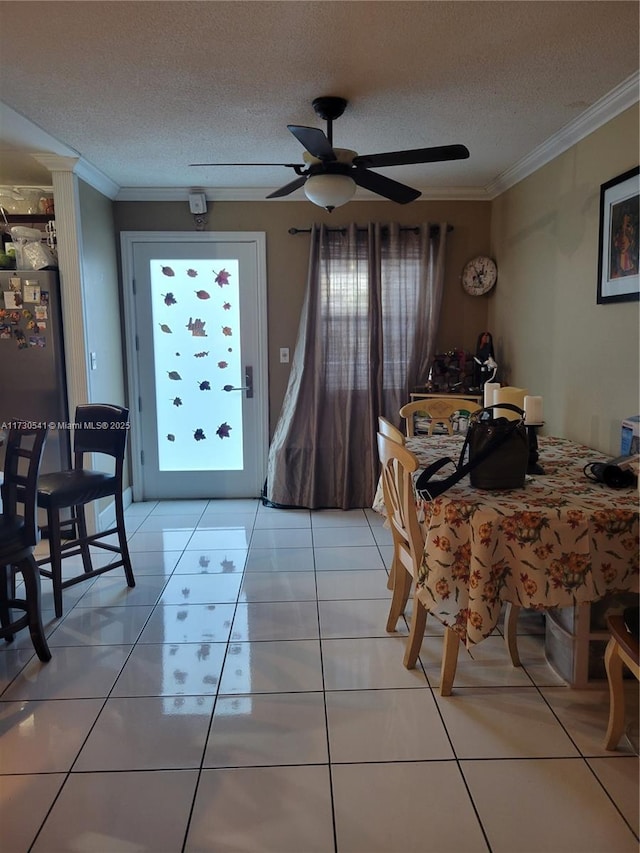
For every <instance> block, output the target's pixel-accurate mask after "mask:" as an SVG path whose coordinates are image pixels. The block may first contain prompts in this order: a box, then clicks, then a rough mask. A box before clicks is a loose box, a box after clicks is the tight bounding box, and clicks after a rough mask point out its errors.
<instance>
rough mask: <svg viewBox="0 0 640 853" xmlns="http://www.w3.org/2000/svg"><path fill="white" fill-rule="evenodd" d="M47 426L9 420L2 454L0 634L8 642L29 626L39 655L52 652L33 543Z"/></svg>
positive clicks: (47, 656)
mask: <svg viewBox="0 0 640 853" xmlns="http://www.w3.org/2000/svg"><path fill="white" fill-rule="evenodd" d="M47 432H48V427H38V428H35V427H31V426H30V425H28V424H27V423H26V422H23V423H20V422H18V421H16V422H12V426H11V428H10V429H9V433H8V435H7V450H6V455H5V458H4V474H3V480H2V515H0V637H3V638H4V639H5V640H7V642H9V643H10V642H11V641H12V640H13V636H14V634H15V633H17V632H18V631H20V630H22V628H25V627H28V628H29V633H30V634H31V641H32V643H33V647H34V649H35V650H36V654H37V655H38V657H39V658H40V660H41V661H48V660H51V652H50V651H49V646H48V644H47V639H46V637H45V634H44V627H43V625H42V612H41V609H40V574H39V572H38V566H37V564H36V561H35V559H34V557H33V549H34V547H35V545H36V543H37V541H38V525H37V515H36V494H37V491H36V490H37V483H38V473H39V471H40V462H41V461H42V451H43V449H44V444H45V439H46V437H47ZM22 460H23V461H22ZM25 469H26V470H25ZM18 505H22V515H18ZM16 570H17V571H19V572H21V573H22V576H23V578H24V588H25V593H24V598H23V599H21V598H16V594H15V577H14V572H15V571H16ZM12 610H19V611H24V615H22V616H19V617H18V618H15V617H13V616H12V612H11V611H12Z"/></svg>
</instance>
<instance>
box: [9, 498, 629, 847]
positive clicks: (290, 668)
mask: <svg viewBox="0 0 640 853" xmlns="http://www.w3.org/2000/svg"><path fill="white" fill-rule="evenodd" d="M127 523H128V530H129V536H130V543H131V549H132V553H133V564H134V570H135V573H136V577H137V586H136V587H135V589H128V588H127V587H126V585H125V583H124V579H123V575H122V571H121V569H116V570H115V571H114V572H113V573H109V574H106V575H103V576H101V577H99V578H96V579H94V580H93V581H89V582H87V583H83V584H80V585H78V586H75V587H72V588H71V589H69V590H67V591H66V592H65V594H64V600H65V615H64V618H63V619H61V620H56V619H55V618H54V616H53V610H52V600H51V592H50V587H49V582H48V581H43V597H44V609H45V613H44V616H45V622H46V624H47V633H48V635H49V642H50V644H51V648H52V652H53V658H52V660H51V661H50V663H48V664H45V665H43V664H41V663H40V662H39V661H38V660H37V658H35V656H34V655H33V652H32V649H31V646H30V642H29V639H28V632H27V633H25V632H22V634H21V635H20V636H19V637H17V638H16V641H15V642H14V643H13V644H12V645H7V644H5V643H4V642H2V641H0V849H2V851H3V853H21V851H27V850H33V851H38V853H58V851H74V853H79V852H80V853H88V851H91V853H133V852H134V851H135V852H136V853H138V851H150V853H179V851H189V853H195V852H196V851H203V853H204V851H220V853H240V851H247V853H257V851H273V853H288V851H290V853H316V851H318V853H336V851H337V853H428V851H434V853H446V851H456V853H475V851H493V853H541V851H548V853H564V851H567V852H568V851H571V853H596V851H603V853H604V851H606V853H623V851H634V853H635V852H636V851H637V849H638V837H637V834H638V783H637V779H638V756H637V753H636V750H635V748H634V747H632V746H631V742H630V741H629V740H628V739H626V738H625V739H624V740H623V742H622V743H621V745H620V749H619V751H618V752H617V753H615V754H611V753H607V752H605V751H604V750H603V748H602V745H601V744H602V739H603V734H604V731H605V728H606V719H607V709H608V696H607V692H606V689H600V688H601V687H602V688H604V687H605V685H599V686H597V687H596V688H595V689H590V690H585V691H573V690H570V689H568V688H567V687H566V686H564V685H563V683H562V682H561V681H560V680H559V678H558V677H557V676H556V675H555V674H554V673H553V671H552V670H551V669H550V668H549V666H548V665H547V664H546V662H545V659H544V653H543V648H542V636H541V632H542V630H543V629H542V626H541V622H540V619H541V617H538V616H534V617H533V618H531V617H528V616H527V615H526V614H522V616H521V619H520V624H519V628H520V630H521V631H522V634H521V636H520V637H519V647H520V653H521V657H522V660H523V664H524V666H523V667H522V668H521V669H514V668H512V667H511V665H510V664H509V662H508V660H507V655H506V651H505V648H504V644H503V641H502V638H501V637H499V636H495V637H490V638H489V639H488V640H486V641H485V643H483V644H482V645H481V646H480V647H478V648H477V650H476V654H475V660H473V661H472V660H470V659H469V658H468V656H467V655H466V653H465V652H463V651H461V654H460V663H459V667H458V674H457V678H456V682H455V687H454V694H453V695H452V696H451V697H449V698H444V699H443V698H441V697H440V696H439V695H438V693H437V690H436V689H435V688H437V686H438V669H439V661H440V653H441V642H442V638H441V633H442V632H441V630H439V628H438V625H437V624H433V621H430V622H429V623H428V630H427V636H426V638H425V640H424V644H423V647H422V654H421V657H420V666H419V667H418V668H417V669H416V670H415V671H412V672H408V671H407V670H405V669H404V667H403V666H402V655H403V647H404V642H405V636H404V635H405V634H406V632H407V629H406V625H405V626H403V628H402V630H401V631H399V633H398V634H396V635H387V634H386V633H385V630H384V625H385V621H386V611H387V607H388V600H389V592H388V590H387V588H386V574H385V565H389V561H390V558H391V547H390V538H389V534H388V532H387V531H386V530H385V529H384V528H383V527H382V524H381V519H380V518H379V517H378V516H377V515H376V514H375V513H373V512H371V511H362V510H356V511H352V512H348V513H345V512H340V511H333V510H328V511H324V512H307V511H282V510H275V509H269V508H265V507H263V506H262V505H261V504H260V503H259V502H257V501H249V500H245V501H209V502H207V501H184V502H179V503H176V502H164V503H147V504H134V505H132V506H131V507H130V508H129V509H128V510H127ZM68 562H70V561H68ZM629 687H630V690H629V692H630V693H631V694H632V695H637V694H634V691H633V689H632V688H633V685H629ZM636 710H637V709H636Z"/></svg>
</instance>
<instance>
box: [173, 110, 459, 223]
mask: <svg viewBox="0 0 640 853" xmlns="http://www.w3.org/2000/svg"><path fill="white" fill-rule="evenodd" d="M312 106H313V109H314V110H315V112H316V115H317V116H319V118H321V119H324V120H325V121H326V122H327V132H326V134H325V133H324V132H323V131H322V130H320V129H319V128H317V127H304V126H301V125H297V124H288V125H287V129H288V130H290V131H291V133H292V134H293V135H294V136H295V138H296V139H297V140H298V142H300V143H301V144H302V145H303V146H304V148H305V152H304V154H303V160H304V161H305V162H304V164H298V163H191V164H190V165H191V166H286V167H287V168H290V169H293V170H294V171H295V173H296V175H297V176H298V177H297V178H296V179H295V180H293V181H291V182H290V183H288V184H285V185H284V186H283V187H280V189H278V190H275V192H272V193H270V194H269V195H268V196H267V198H282V197H283V196H287V195H290V194H291V193H292V192H295V190H297V189H299V188H300V187H304V192H305V195H306V196H307V198H308V199H309V201H312V202H313V203H314V204H317V205H319V206H320V207H324V208H326V210H329V211H331V210H333V209H334V208H335V207H339V206H340V205H341V204H345V203H346V202H348V201H349V200H350V199H351V198H352V197H353V195H354V193H355V191H356V186H360V187H363V188H364V189H366V190H370V191H371V192H374V193H376V194H377V195H381V196H383V197H384V198H388V199H390V200H391V201H395V202H397V203H398V204H408V202H410V201H415V199H417V198H418V197H419V196H420V192H419V190H415V189H413V188H412V187H409V186H407V185H406V184H401V183H399V182H398V181H394V180H391V178H387V177H385V176H384V175H380V174H378V173H377V172H371V171H369V170H370V169H371V168H374V169H375V168H382V167H385V166H408V165H410V164H413V163H439V162H442V161H445V160H464V159H466V158H467V157H468V156H469V151H468V149H467V148H466V147H465V146H464V145H439V146H435V147H432V148H414V149H412V150H408V151H388V152H386V153H383V154H363V155H359V154H358V153H357V152H356V151H351V150H350V149H348V148H334V147H333V122H334V121H335V119H337V118H339V117H340V116H341V115H342V113H343V112H344V111H345V108H346V106H347V101H346V100H345V99H344V98H338V97H334V96H326V97H322V98H315V99H314V101H313V102H312Z"/></svg>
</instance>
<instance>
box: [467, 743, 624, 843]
mask: <svg viewBox="0 0 640 853" xmlns="http://www.w3.org/2000/svg"><path fill="white" fill-rule="evenodd" d="M462 772H463V773H464V776H465V778H466V780H467V783H468V785H469V789H470V791H471V796H472V797H473V800H474V802H475V804H476V808H477V809H478V812H479V815H480V820H481V821H482V824H483V826H484V828H485V831H486V833H487V836H488V838H489V843H490V845H491V849H492V851H493V853H513V851H514V850H518V851H523V853H525V851H526V853H529V852H530V853H557V851H559V850H567V851H568V850H572V851H589V853H612V851H614V850H615V851H616V853H627V851H628V853H637V850H638V842H637V840H636V839H635V838H634V837H633V834H632V833H631V831H630V830H629V828H628V827H627V826H626V824H625V823H624V821H623V819H622V818H621V817H620V815H619V814H618V812H617V811H616V809H615V806H614V805H613V804H612V802H611V801H610V800H609V798H608V797H607V795H606V793H605V792H604V791H603V790H602V788H601V786H600V785H599V784H598V781H597V780H596V779H595V778H594V776H593V773H592V772H591V771H590V769H589V768H588V767H587V765H586V764H585V762H584V761H582V759H577V760H571V759H565V760H562V759H537V760H527V761H522V760H520V761H463V762H462ZM559 780H561V783H560V785H559V784H558V782H559ZM497 804H499V807H496V806H497Z"/></svg>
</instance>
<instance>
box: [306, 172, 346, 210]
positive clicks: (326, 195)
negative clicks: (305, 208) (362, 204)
mask: <svg viewBox="0 0 640 853" xmlns="http://www.w3.org/2000/svg"><path fill="white" fill-rule="evenodd" d="M355 191H356V182H355V181H354V180H353V178H350V177H349V175H331V174H323V175H311V176H310V177H308V178H307V180H306V181H305V184H304V194H305V195H306V197H307V198H308V199H309V201H311V202H313V204H317V205H318V207H324V208H325V210H328V211H332V210H333V209H334V207H340V206H341V205H343V204H346V203H347V202H348V201H351V199H352V198H353V196H354V194H355Z"/></svg>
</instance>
